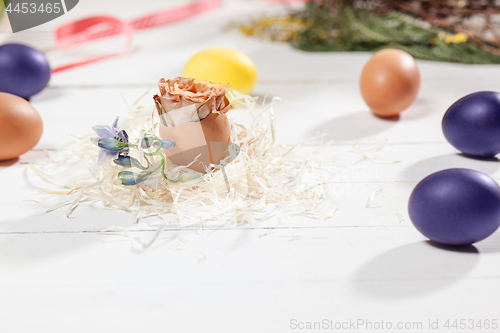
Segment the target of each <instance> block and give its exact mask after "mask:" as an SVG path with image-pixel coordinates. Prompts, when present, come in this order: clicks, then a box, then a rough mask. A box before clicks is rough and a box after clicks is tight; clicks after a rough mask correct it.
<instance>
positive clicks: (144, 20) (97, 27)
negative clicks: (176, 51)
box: [52, 0, 220, 73]
mask: <svg viewBox="0 0 500 333" xmlns="http://www.w3.org/2000/svg"><path fill="white" fill-rule="evenodd" d="M219 5H220V0H203V1H198V2H196V3H193V4H190V5H186V6H180V7H175V8H170V9H166V10H162V11H160V12H157V13H154V14H151V15H147V16H144V17H141V18H139V19H136V20H132V21H130V22H124V21H122V20H120V19H117V18H115V17H112V16H93V17H89V18H85V19H82V20H78V21H75V22H71V23H68V24H65V25H62V26H60V27H59V28H57V29H56V33H55V34H56V44H57V46H58V47H59V48H68V47H71V46H73V45H76V44H80V43H85V42H88V41H91V40H96V39H101V38H105V37H109V36H114V35H118V34H124V35H125V36H126V37H127V45H126V47H125V49H124V50H123V51H121V52H117V53H112V54H108V55H104V56H100V57H95V58H90V59H86V60H82V61H78V62H74V63H70V64H66V65H63V66H59V67H56V68H54V69H53V70H52V73H57V72H62V71H64V70H67V69H70V68H74V67H79V66H82V65H86V64H90V63H93V62H96V61H100V60H104V59H108V58H111V57H116V56H120V55H123V54H125V53H127V52H128V51H129V50H130V47H131V45H132V37H133V34H134V30H141V29H147V28H151V27H156V26H160V25H165V24H169V23H172V22H176V21H180V20H183V19H186V18H189V17H191V16H195V15H198V14H200V13H203V12H207V11H210V10H213V9H215V8H217V7H218V6H219Z"/></svg>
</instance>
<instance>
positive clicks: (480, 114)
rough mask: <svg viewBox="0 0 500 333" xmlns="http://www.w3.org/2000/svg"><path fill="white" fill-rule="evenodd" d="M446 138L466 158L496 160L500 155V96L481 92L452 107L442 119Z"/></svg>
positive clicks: (462, 99)
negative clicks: (468, 156) (494, 158)
mask: <svg viewBox="0 0 500 333" xmlns="http://www.w3.org/2000/svg"><path fill="white" fill-rule="evenodd" d="M442 127H443V133H444V136H445V137H446V139H447V140H448V141H449V142H450V143H451V144H452V145H453V146H454V147H455V148H457V149H458V150H460V151H461V152H462V153H464V154H466V155H472V156H478V157H493V156H495V155H496V154H499V153H500V94H499V93H497V92H492V91H481V92H477V93H474V94H470V95H467V96H465V97H463V98H461V99H459V100H458V101H457V102H455V104H453V105H452V106H450V108H449V109H448V111H446V114H445V115H444V117H443V123H442Z"/></svg>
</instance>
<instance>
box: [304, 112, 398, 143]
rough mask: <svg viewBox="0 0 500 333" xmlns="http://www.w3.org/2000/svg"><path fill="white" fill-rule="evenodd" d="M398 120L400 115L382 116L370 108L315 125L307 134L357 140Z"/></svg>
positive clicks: (379, 131) (375, 132) (380, 130)
mask: <svg viewBox="0 0 500 333" xmlns="http://www.w3.org/2000/svg"><path fill="white" fill-rule="evenodd" d="M398 120H399V116H397V117H389V118H382V117H377V116H375V115H374V114H373V113H372V112H371V111H368V110H364V111H358V112H351V113H349V114H346V115H343V116H340V117H337V118H333V119H330V120H327V121H325V122H323V123H321V125H318V126H315V127H313V128H312V129H310V130H309V131H308V132H307V136H308V137H313V136H316V135H318V134H321V133H326V135H325V136H324V137H323V140H335V141H340V142H342V141H356V140H359V139H362V138H366V137H370V136H373V135H377V134H380V133H382V132H385V131H387V130H388V129H390V128H391V127H393V126H394V125H395V124H396V123H397V122H398Z"/></svg>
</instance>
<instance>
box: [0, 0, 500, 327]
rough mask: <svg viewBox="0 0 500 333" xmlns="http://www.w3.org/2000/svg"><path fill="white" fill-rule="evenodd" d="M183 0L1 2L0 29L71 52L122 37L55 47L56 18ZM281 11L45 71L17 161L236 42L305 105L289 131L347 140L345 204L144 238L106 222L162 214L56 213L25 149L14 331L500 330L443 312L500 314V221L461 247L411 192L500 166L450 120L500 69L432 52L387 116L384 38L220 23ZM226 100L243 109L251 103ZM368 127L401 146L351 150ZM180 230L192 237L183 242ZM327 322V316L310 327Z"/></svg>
mask: <svg viewBox="0 0 500 333" xmlns="http://www.w3.org/2000/svg"><path fill="white" fill-rule="evenodd" d="M186 2H187V1H180V0H177V1H174V0H170V1H162V2H161V3H159V2H157V1H153V0H143V1H117V0H107V1H105V2H104V1H97V0H82V1H80V3H79V4H78V6H77V7H76V8H75V9H74V10H73V11H71V12H70V13H68V14H67V15H65V16H63V17H61V18H59V19H57V20H56V21H53V22H49V23H47V24H45V25H42V26H39V27H36V28H34V29H32V30H29V31H27V32H22V33H17V34H12V33H10V32H8V29H7V27H6V22H5V18H4V20H3V22H2V23H0V27H1V31H0V42H8V41H21V42H26V43H30V44H31V45H34V46H36V47H38V48H40V49H43V50H45V51H46V52H47V54H48V57H49V59H50V61H51V63H52V64H53V65H58V64H62V63H65V62H67V61H69V60H71V59H74V58H71V57H72V56H75V55H79V54H82V52H85V53H86V54H93V53H92V52H95V51H96V50H98V49H99V48H100V47H102V45H107V44H106V43H114V40H113V39H111V40H108V41H104V42H99V43H101V44H99V43H96V44H93V45H90V44H89V45H88V46H86V47H85V48H80V49H78V50H75V51H71V52H66V53H65V52H62V51H57V50H54V46H53V45H54V40H53V34H52V31H53V29H54V28H55V27H56V26H58V25H60V24H62V23H66V22H69V21H71V20H75V19H78V18H82V17H85V16H87V15H95V14H102V13H104V14H112V15H116V16H119V17H122V18H125V19H130V18H133V17H137V16H140V15H143V14H147V13H149V12H151V11H153V10H155V9H156V8H158V6H162V7H163V6H164V7H168V6H172V5H177V4H180V3H186ZM283 10H284V9H283V7H282V6H280V5H277V4H274V3H270V2H265V1H258V0H226V1H224V3H223V6H222V7H221V8H220V9H218V10H216V11H213V12H210V13H207V14H203V15H200V16H198V17H195V18H192V19H189V20H185V21H182V22H178V23H175V24H172V25H168V26H164V27H159V28H154V29H150V30H144V31H140V32H137V33H136V34H135V36H134V47H135V49H134V52H133V53H131V54H129V55H126V56H123V57H120V58H114V59H112V60H108V61H103V62H99V63H95V64H92V65H89V66H85V67H81V68H78V69H74V70H68V71H66V72H61V73H59V74H56V75H53V77H52V79H51V81H50V85H49V87H48V88H47V89H45V90H44V91H43V92H42V93H40V94H39V95H37V96H35V97H34V98H33V99H32V103H33V105H34V107H35V108H36V109H37V110H38V111H39V112H40V114H41V116H42V118H43V120H44V125H45V130H44V134H43V137H42V139H41V141H40V142H39V144H38V145H37V146H36V147H35V148H34V149H33V150H32V151H31V152H29V153H27V154H25V155H24V156H22V157H21V160H20V161H21V162H23V161H33V160H37V159H38V158H40V157H41V156H43V151H44V150H55V149H57V148H58V147H59V146H60V145H61V144H63V143H65V142H67V141H68V140H69V139H70V134H71V133H73V134H76V135H83V134H86V133H88V132H89V131H90V129H91V127H92V126H93V125H95V124H102V123H110V122H111V121H112V120H113V119H114V117H115V116H116V115H124V114H126V112H127V110H126V107H125V105H124V103H123V101H122V97H121V95H120V94H123V95H125V96H126V98H127V99H128V100H130V101H133V100H134V99H135V98H137V97H138V96H139V95H140V94H142V93H143V92H144V91H145V90H146V89H148V88H149V87H150V86H151V85H153V84H154V83H155V82H156V80H157V79H158V78H160V77H167V78H168V77H175V76H177V75H180V73H181V70H182V68H183V65H184V64H185V62H186V61H187V59H189V57H190V56H192V55H193V54H195V53H196V52H198V51H200V50H202V49H205V48H208V47H216V46H224V47H231V48H235V49H238V50H241V51H243V52H245V53H247V54H248V55H250V56H251V57H252V58H253V59H254V60H255V62H256V64H257V66H258V68H259V82H258V84H257V86H256V87H255V89H254V91H253V94H255V95H257V96H264V95H268V96H280V97H281V98H283V99H284V100H286V101H289V102H293V103H298V104H285V103H282V104H278V105H277V106H276V108H275V111H276V115H277V128H278V136H279V138H280V139H281V140H282V141H283V142H286V143H287V144H294V143H297V142H300V141H302V140H305V139H307V138H309V137H311V136H314V135H316V134H317V133H322V132H323V131H325V130H326V131H327V132H328V135H327V137H328V138H330V139H335V144H334V146H332V147H331V148H330V149H329V150H328V151H327V155H328V156H331V157H336V158H337V159H338V162H337V163H336V164H335V165H336V166H334V167H333V168H332V172H333V175H332V184H331V193H332V198H333V200H334V201H335V203H336V205H337V206H338V211H337V212H336V213H335V214H334V215H333V217H332V218H331V219H329V220H326V221H322V220H314V219H307V218H304V217H293V218H289V219H288V220H287V221H286V223H285V224H280V223H279V222H278V221H277V220H276V221H274V220H272V221H265V222H260V223H256V224H252V225H246V226H243V227H236V226H226V227H224V228H208V229H205V230H204V233H200V232H199V230H198V229H196V228H187V229H182V228H167V230H165V231H164V232H163V233H162V234H161V236H160V237H159V239H158V241H157V242H156V243H155V244H154V245H153V246H152V247H151V248H150V249H149V250H147V251H146V252H142V251H140V250H137V249H136V247H134V246H132V244H131V242H130V240H129V239H127V238H125V237H123V236H122V235H120V234H119V233H117V234H109V233H102V232H98V231H96V230H97V229H98V228H103V227H107V226H123V227H125V228H127V229H129V230H131V232H132V233H133V234H134V235H135V236H138V237H143V238H144V239H148V238H149V237H151V235H152V234H153V233H154V231H155V230H156V226H155V224H154V221H153V220H151V221H149V220H148V219H145V220H143V221H141V223H140V224H139V225H131V222H130V216H129V215H128V214H126V213H124V212H117V211H112V210H107V209H103V208H102V207H99V206H98V205H90V206H85V205H82V206H81V207H79V208H78V209H77V210H76V211H75V213H74V215H73V217H72V218H71V219H67V218H65V217H64V210H59V211H55V212H51V213H45V210H46V209H45V208H44V207H42V206H40V205H38V204H37V203H35V202H33V201H32V200H40V199H41V198H44V197H45V198H46V196H47V195H46V194H41V193H38V190H39V189H40V187H42V188H43V182H41V181H40V180H39V179H37V177H36V176H34V175H33V173H30V172H28V171H27V167H26V164H23V163H21V162H19V161H18V162H16V163H14V164H12V163H5V162H0V179H1V181H0V208H1V212H2V214H1V216H0V331H1V332H6V333H10V332H37V333H41V332H51V333H55V332H85V333H88V332H93V333H94V332H106V333H108V332H205V333H208V332H214V333H222V332H231V333H233V332H258V333H264V332H270V333H271V332H272V333H277V332H293V331H301V329H300V328H301V327H303V328H304V331H335V325H337V328H338V325H341V326H342V325H343V328H341V329H337V330H336V331H339V332H340V331H341V332H372V331H390V330H388V329H387V328H388V326H387V325H388V324H390V325H391V326H392V330H393V331H403V332H404V331H406V332H431V331H432V332H435V331H439V332H500V330H499V329H496V330H494V329H485V328H484V327H483V328H482V329H480V328H478V327H475V328H473V329H469V328H466V329H460V328H453V327H450V328H449V329H447V328H446V327H445V326H444V325H445V323H446V321H447V320H449V324H450V326H451V325H452V324H453V321H454V320H458V323H460V320H461V319H463V320H465V323H466V324H467V325H469V323H470V322H469V320H475V322H476V323H477V321H479V320H483V321H484V320H489V321H490V322H491V321H492V320H494V319H496V321H497V322H498V321H500V265H499V262H500V233H499V232H497V233H496V234H494V235H493V236H491V237H490V238H489V239H487V240H485V241H482V242H479V243H477V244H475V245H474V247H471V248H468V249H467V250H466V251H465V250H464V251H449V250H446V249H440V248H436V247H435V246H432V245H431V244H429V243H428V242H426V239H425V237H423V236H422V235H420V234H419V233H418V232H417V231H416V230H415V229H414V227H413V226H412V224H411V222H410V220H409V217H408V214H407V201H408V197H409V194H410V193H411V190H412V189H413V187H414V186H415V185H416V184H417V182H418V181H419V180H421V179H422V178H423V177H424V176H426V175H428V174H430V173H432V172H434V171H437V170H440V169H445V168H449V167H468V168H473V169H477V170H480V171H483V172H486V173H487V174H489V175H491V176H492V177H493V178H495V179H496V180H500V170H499V167H500V163H498V162H488V161H478V160H471V159H467V158H465V157H462V156H459V155H458V154H457V152H456V150H454V148H453V147H451V146H450V145H449V144H448V143H447V142H446V141H445V139H444V137H443V135H442V132H441V129H440V125H441V118H442V116H443V114H444V112H445V111H446V109H447V108H448V107H449V106H450V105H451V104H452V103H453V102H454V101H455V100H457V99H458V98H460V97H462V96H463V95H465V94H467V93H471V92H474V91H479V90H496V91H500V67H499V66H468V65H460V64H447V63H435V62H426V61H419V62H418V63H419V67H420V70H421V75H422V87H421V91H420V94H419V97H418V99H417V101H416V102H415V103H414V105H413V106H411V107H410V108H409V109H408V110H407V111H405V112H404V113H403V114H402V116H401V118H400V120H399V121H385V120H381V119H378V118H375V117H373V116H372V115H371V113H370V112H369V110H368V108H367V106H366V105H365V104H364V102H363V100H362V98H361V95H360V93H359V90H358V77H359V75H360V72H361V70H362V67H363V65H364V63H365V62H366V61H367V60H368V59H369V57H370V54H368V53H305V52H301V51H298V50H294V49H292V48H291V47H290V46H289V45H285V44H275V43H271V42H265V41H261V40H257V39H251V38H247V37H244V36H242V35H241V34H240V33H239V32H237V31H229V32H223V31H222V28H223V27H224V26H225V25H226V24H227V23H228V22H230V21H235V20H236V21H245V20H247V19H249V18H252V17H256V16H258V15H260V14H262V13H267V14H271V13H274V12H276V13H279V12H283ZM118 42H119V41H117V43H118ZM103 43H104V44H103ZM82 50H83V51H82ZM0 75H1V73H0ZM230 114H231V116H232V117H234V118H235V119H241V120H242V121H244V120H245V115H244V114H243V113H242V112H239V111H237V110H233V111H231V112H230ZM370 139H377V140H384V139H387V140H388V144H387V146H386V147H385V148H384V149H383V150H381V151H380V152H378V153H377V154H378V155H379V156H381V157H382V158H385V159H390V160H398V161H401V162H400V163H394V164H382V163H376V162H377V161H360V162H358V163H355V162H356V161H357V160H359V155H357V154H355V153H353V152H352V148H353V143H354V142H356V141H358V140H370ZM317 144H319V142H313V143H311V144H310V145H313V146H314V145H317ZM377 188H382V189H383V190H384V192H383V195H380V196H378V197H377V201H378V202H379V203H380V204H381V207H380V208H366V207H365V205H366V202H367V199H368V197H369V196H370V195H371V193H372V192H373V191H374V190H375V189H377ZM56 199H57V198H56ZM398 213H399V214H401V216H402V218H403V220H401V219H400V218H398ZM181 241H182V243H183V244H184V243H185V245H186V246H185V247H186V248H185V247H183V246H181V247H179V246H178V245H179V244H180V242H181ZM183 248H185V249H183ZM429 321H431V322H432V323H433V325H435V322H436V321H438V324H439V330H436V329H430V328H429ZM314 322H320V323H321V324H322V327H321V329H319V328H318V329H317V330H312V329H309V330H307V329H305V328H306V327H307V326H306V325H307V323H311V324H312V325H313V327H314ZM367 322H370V323H371V325H372V329H370V326H369V325H370V324H369V323H367ZM382 322H383V323H382ZM363 323H364V324H363ZM330 325H331V326H330ZM381 325H385V326H381ZM401 325H402V326H403V328H401V329H398V326H401ZM415 325H416V326H415ZM419 325H421V326H419ZM405 326H406V328H405ZM377 327H378V329H376V328H377ZM382 327H385V329H383V328H382ZM410 327H412V328H410ZM419 327H421V329H419ZM433 327H434V326H433ZM331 328H332V329H331Z"/></svg>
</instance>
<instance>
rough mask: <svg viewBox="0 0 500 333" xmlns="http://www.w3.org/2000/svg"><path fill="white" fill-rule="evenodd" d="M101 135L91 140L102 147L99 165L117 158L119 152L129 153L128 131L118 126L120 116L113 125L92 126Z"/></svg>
mask: <svg viewBox="0 0 500 333" xmlns="http://www.w3.org/2000/svg"><path fill="white" fill-rule="evenodd" d="M92 129H93V130H94V132H96V133H97V135H99V137H93V138H92V139H91V141H92V142H93V143H94V144H96V145H97V146H99V148H101V151H100V152H99V159H98V163H99V165H102V164H104V163H106V162H107V161H110V160H113V159H116V158H117V157H118V155H119V154H121V153H127V152H128V150H129V144H128V135H127V132H125V131H123V130H120V129H119V128H118V117H116V120H115V121H114V123H113V125H111V126H108V125H97V126H94V127H92Z"/></svg>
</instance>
